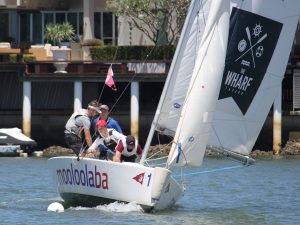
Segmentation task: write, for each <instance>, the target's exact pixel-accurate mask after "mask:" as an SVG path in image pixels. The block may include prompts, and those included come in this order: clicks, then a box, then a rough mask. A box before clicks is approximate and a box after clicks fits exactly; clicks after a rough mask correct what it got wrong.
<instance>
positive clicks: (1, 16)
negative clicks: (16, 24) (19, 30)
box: [0, 13, 9, 42]
mask: <svg viewBox="0 0 300 225" xmlns="http://www.w3.org/2000/svg"><path fill="white" fill-rule="evenodd" d="M8 24H9V23H8V13H0V27H1V32H0V41H5V42H7V41H8V40H7V38H8Z"/></svg>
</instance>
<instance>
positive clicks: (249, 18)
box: [209, 0, 300, 155]
mask: <svg viewBox="0 0 300 225" xmlns="http://www.w3.org/2000/svg"><path fill="white" fill-rule="evenodd" d="M231 2H232V3H231V4H232V9H231V11H232V12H231V19H230V33H229V40H230V41H229V43H228V52H227V55H226V65H225V70H224V73H223V80H222V85H221V91H220V94H219V98H218V103H217V107H216V113H215V115H214V120H213V125H212V131H213V132H211V136H210V138H209V145H211V146H213V147H218V148H224V149H230V150H232V151H234V152H236V153H239V154H242V155H248V154H249V153H250V151H251V150H252V148H253V146H254V144H255V141H256V139H257V137H258V135H259V132H260V130H261V128H262V126H263V124H264V121H265V119H266V117H267V115H268V113H269V110H270V108H271V106H272V104H273V102H274V99H275V96H276V95H277V93H278V91H279V89H280V88H281V81H282V79H283V76H284V74H285V69H286V65H287V61H288V58H289V54H290V50H291V46H292V42H293V39H294V33H295V30H296V26H297V23H298V16H299V14H300V1H299V0H288V1H283V0H239V1H238V0H236V1H233V0H232V1H231ZM232 37H235V38H232Z"/></svg>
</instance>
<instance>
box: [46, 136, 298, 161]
mask: <svg viewBox="0 0 300 225" xmlns="http://www.w3.org/2000/svg"><path fill="white" fill-rule="evenodd" d="M169 150H170V145H167V144H163V145H155V146H150V149H149V154H148V155H149V157H152V158H160V157H165V156H167V155H168V154H169ZM42 152H43V157H54V156H62V155H74V153H73V151H72V150H71V149H69V148H65V147H61V146H50V147H48V148H46V149H44V150H42ZM205 156H222V154H220V153H215V152H212V151H210V150H207V151H206V152H205ZM280 156H300V140H295V141H288V142H287V143H286V145H285V146H284V147H283V148H282V149H281V150H280V154H279V155H274V154H273V151H272V150H269V151H263V150H258V149H256V150H253V151H252V152H251V153H250V157H251V158H254V159H255V158H259V157H280Z"/></svg>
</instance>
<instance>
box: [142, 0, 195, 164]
mask: <svg viewBox="0 0 300 225" xmlns="http://www.w3.org/2000/svg"><path fill="white" fill-rule="evenodd" d="M195 2H196V0H192V2H191V5H190V7H189V10H188V14H187V17H186V20H185V23H184V26H183V28H182V31H181V34H184V33H185V32H186V30H187V27H188V21H189V20H190V18H191V15H192V9H193V6H194V5H195ZM182 42H183V35H180V38H179V42H178V45H177V48H176V51H175V54H174V57H173V62H172V64H171V67H170V70H169V72H168V76H167V79H166V82H165V86H164V89H163V91H162V94H161V97H160V100H159V103H158V106H157V109H156V112H155V115H154V119H153V121H152V124H151V128H150V131H149V134H148V137H147V141H146V144H145V146H144V150H143V154H142V157H141V160H140V164H142V165H144V163H145V160H146V157H147V154H148V151H149V147H150V144H151V141H152V138H153V135H154V132H155V127H156V125H157V121H158V118H159V115H160V111H161V107H162V104H163V103H164V101H165V98H166V94H167V90H168V88H169V83H170V80H171V77H172V74H173V70H174V67H175V64H176V63H175V62H174V59H175V61H176V60H177V59H178V54H179V48H180V47H181V45H182Z"/></svg>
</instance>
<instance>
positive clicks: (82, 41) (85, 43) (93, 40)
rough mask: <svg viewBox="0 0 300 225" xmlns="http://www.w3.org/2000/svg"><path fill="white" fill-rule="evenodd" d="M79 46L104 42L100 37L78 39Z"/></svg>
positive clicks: (97, 44)
mask: <svg viewBox="0 0 300 225" xmlns="http://www.w3.org/2000/svg"><path fill="white" fill-rule="evenodd" d="M80 45H81V46H104V42H103V41H102V40H100V39H96V38H94V39H86V40H81V41H80Z"/></svg>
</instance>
